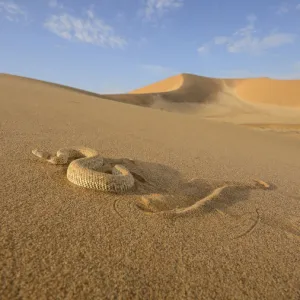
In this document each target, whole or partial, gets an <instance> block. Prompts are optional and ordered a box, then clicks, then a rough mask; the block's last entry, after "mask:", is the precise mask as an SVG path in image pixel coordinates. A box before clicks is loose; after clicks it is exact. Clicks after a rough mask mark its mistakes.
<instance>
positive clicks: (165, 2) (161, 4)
mask: <svg viewBox="0 0 300 300" xmlns="http://www.w3.org/2000/svg"><path fill="white" fill-rule="evenodd" d="M183 2H184V0H144V7H143V8H142V10H141V11H140V15H141V16H142V17H143V18H144V19H145V20H146V21H151V20H156V19H157V18H161V17H162V16H163V15H164V14H166V13H168V12H169V11H172V10H174V9H178V8H179V7H181V6H182V5H183Z"/></svg>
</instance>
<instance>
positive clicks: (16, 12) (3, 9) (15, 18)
mask: <svg viewBox="0 0 300 300" xmlns="http://www.w3.org/2000/svg"><path fill="white" fill-rule="evenodd" d="M0 14H2V15H3V16H4V17H5V18H6V19H7V20H9V21H11V22H19V21H20V20H25V21H27V18H28V16H27V12H26V10H25V9H23V8H22V7H21V6H19V5H18V4H16V3H15V2H13V1H0Z"/></svg>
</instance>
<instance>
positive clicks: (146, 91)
mask: <svg viewBox="0 0 300 300" xmlns="http://www.w3.org/2000/svg"><path fill="white" fill-rule="evenodd" d="M0 75H1V77H2V80H4V78H5V80H7V79H9V78H10V79H12V78H14V79H17V78H18V80H22V81H24V80H32V79H28V78H24V77H18V76H11V75H6V74H0ZM34 81H36V83H37V82H40V83H44V84H48V85H49V84H50V85H53V86H57V87H61V88H65V89H69V90H73V91H76V92H80V93H84V94H88V95H92V96H97V97H101V98H105V99H110V100H114V101H118V102H125V103H128V104H134V105H141V106H151V107H156V106H155V103H157V102H164V103H169V104H172V103H177V104H204V103H216V102H218V103H222V101H223V102H224V100H223V99H224V98H225V97H224V96H226V97H227V98H228V96H229V97H231V99H234V101H238V102H241V103H243V102H249V103H250V104H251V103H252V104H273V105H277V106H286V107H292V108H300V80H275V79H269V78H247V79H221V78H209V77H203V76H197V75H192V74H179V75H176V76H172V77H169V78H167V79H164V80H161V81H158V82H156V83H153V84H150V85H148V86H146V87H142V88H139V89H137V90H134V91H131V92H129V93H127V94H115V95H114V94H102V95H101V94H96V93H92V92H87V91H83V90H79V89H76V88H71V87H67V86H63V85H58V84H52V83H48V82H43V81H38V80H34ZM241 100H244V101H241Z"/></svg>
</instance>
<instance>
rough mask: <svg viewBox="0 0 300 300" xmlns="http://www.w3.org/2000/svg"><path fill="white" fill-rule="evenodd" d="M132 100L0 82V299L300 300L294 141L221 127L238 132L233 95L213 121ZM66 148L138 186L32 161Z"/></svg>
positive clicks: (5, 78) (217, 106)
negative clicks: (104, 187)
mask: <svg viewBox="0 0 300 300" xmlns="http://www.w3.org/2000/svg"><path fill="white" fill-rule="evenodd" d="M194 79H197V78H194ZM204 80H206V83H207V82H209V80H208V79H204ZM172 84H173V83H172ZM173 86H175V85H173ZM213 86H215V87H217V89H219V82H214V81H213V82H211V86H207V90H206V91H204V92H203V95H204V96H203V98H206V99H208V98H210V97H209V90H213ZM228 86H229V85H228ZM230 88H231V87H230ZM181 92H182V91H181ZM170 93H172V92H170ZM193 93H194V92H193V91H191V92H190V95H192V94H193ZM222 93H223V92H222ZM205 95H206V96H205ZM134 96H135V95H123V96H120V97H123V99H121V100H122V101H125V100H124V99H135V100H132V101H133V102H138V100H139V99H142V100H143V99H146V101H144V103H142V104H141V103H138V104H139V105H138V106H137V105H128V104H125V103H121V102H120V99H117V100H116V99H114V100H116V101H110V100H107V98H106V99H104V98H103V96H97V95H94V94H91V93H83V92H81V91H78V90H72V89H68V88H62V87H60V86H57V85H52V84H47V83H43V82H40V81H33V80H29V79H25V78H20V77H16V76H9V75H0V168H1V173H0V174H1V175H0V178H1V186H0V199H1V200H0V274H1V284H0V295H1V297H0V298H1V299H299V298H300V268H299V263H300V256H299V250H300V201H299V200H300V185H299V178H300V176H299V175H300V171H299V170H300V159H299V149H300V140H299V139H297V138H295V137H292V136H288V135H283V134H279V133H277V132H268V131H257V130H253V129H251V127H249V126H248V127H247V126H237V125H236V124H230V122H229V121H226V122H224V119H225V117H226V116H227V118H228V119H230V114H231V115H232V118H233V119H234V120H235V121H233V122H232V123H235V122H236V123H237V120H239V121H240V122H238V123H239V124H242V123H243V122H244V124H246V123H247V122H246V121H247V120H246V117H245V116H246V115H247V114H246V113H245V111H244V109H245V107H247V109H248V106H247V105H248V104H245V105H244V104H239V102H234V101H233V100H232V95H231V94H230V95H229V96H228V95H227V96H228V97H229V98H228V99H225V98H224V99H225V100H226V101H227V102H229V103H230V105H231V106H230V107H231V108H232V110H230V111H228V110H227V115H226V109H228V106H226V105H225V107H222V103H218V101H215V102H214V100H210V101H212V102H213V103H212V104H211V106H210V108H207V109H210V113H211V114H213V113H215V117H214V118H213V117H210V120H208V119H207V118H206V117H203V118H202V117H201V113H200V111H199V108H198V107H193V106H192V105H191V106H189V109H186V111H184V110H183V111H184V112H187V113H182V111H180V110H179V106H178V107H177V108H176V109H177V110H178V111H176V109H175V110H173V111H172V110H171V111H170V110H169V111H166V110H162V109H151V108H148V107H144V106H147V104H145V103H147V101H148V100H147V99H150V98H147V97H146V98H143V96H141V95H137V97H136V98H134ZM225 96H226V95H223V97H225ZM106 97H110V96H106ZM115 97H116V96H115ZM130 97H133V98H130ZM176 97H177V98H176ZM171 98H172V97H171ZM171 98H167V101H166V102H168V101H169V102H170V99H171ZM168 99H169V100H168ZM174 99H175V100H176V99H177V100H178V99H179V96H175V98H174ZM210 99H212V98H210ZM207 101H208V100H207ZM169 102H168V103H167V104H170V103H169ZM234 103H235V104H234ZM132 104H133V103H132ZM179 104H180V103H179ZM181 104H182V103H181ZM233 107H235V108H234V110H233ZM251 107H252V106H251ZM192 109H195V111H197V112H195V113H189V112H190V111H191V110H192ZM220 112H222V113H220ZM233 112H234V113H235V115H234V114H233ZM218 114H219V115H220V116H219V117H218ZM284 114H285V112H284ZM252 115H253V118H254V117H255V118H256V119H257V120H258V119H260V118H261V115H260V114H259V113H256V114H255V113H254V112H252ZM274 118H275V116H274ZM220 120H221V121H220ZM216 121H218V122H216ZM250 123H251V122H250ZM261 123H263V122H261ZM251 124H252V123H251ZM257 124H258V123H257ZM276 124H285V123H280V122H278V121H277V123H276ZM72 145H84V146H87V147H91V148H94V149H96V150H98V151H99V152H100V153H102V154H103V156H104V158H105V159H106V161H108V162H112V163H113V162H114V161H116V160H119V159H125V160H124V162H125V163H126V166H127V167H128V169H130V171H131V172H132V173H133V174H134V176H135V179H136V186H135V188H134V189H133V190H132V191H130V192H128V193H125V194H123V195H114V194H110V193H102V192H99V191H93V190H87V189H84V188H81V187H77V186H75V185H73V184H72V183H70V182H68V180H67V178H66V167H63V166H54V165H50V164H47V163H45V162H43V161H40V160H38V159H37V158H36V157H35V156H33V155H32V154H31V150H32V149H34V148H40V149H44V150H48V151H51V152H55V151H56V150H57V149H59V148H61V147H66V146H72ZM128 158H130V159H132V161H130V160H126V159H128ZM255 180H262V181H263V182H264V183H266V186H265V187H262V186H261V188H255V182H256V181H255ZM256 183H257V182H256ZM224 185H231V187H228V188H226V189H224V190H223V191H222V192H221V193H220V194H219V195H217V196H216V197H215V198H213V199H212V200H211V201H206V203H205V205H201V207H196V209H194V210H192V211H190V213H187V214H182V215H176V214H175V215H174V214H171V215H168V214H164V213H153V212H164V211H168V210H172V209H184V208H188V207H192V206H193V205H194V206H195V203H196V202H197V201H199V200H200V199H205V198H206V197H208V196H209V195H211V194H212V193H213V191H215V190H216V189H218V188H220V187H222V186H224ZM216 194H217V193H216Z"/></svg>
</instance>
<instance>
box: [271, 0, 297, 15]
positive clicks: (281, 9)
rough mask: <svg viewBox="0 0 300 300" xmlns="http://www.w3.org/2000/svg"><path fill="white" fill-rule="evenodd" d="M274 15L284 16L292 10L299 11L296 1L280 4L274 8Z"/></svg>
mask: <svg viewBox="0 0 300 300" xmlns="http://www.w3.org/2000/svg"><path fill="white" fill-rule="evenodd" d="M274 8H275V13H276V14H278V15H285V14H287V13H290V12H292V11H294V10H298V9H300V3H298V4H297V1H293V0H292V1H285V2H282V3H280V4H279V5H278V6H275V7H274Z"/></svg>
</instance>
